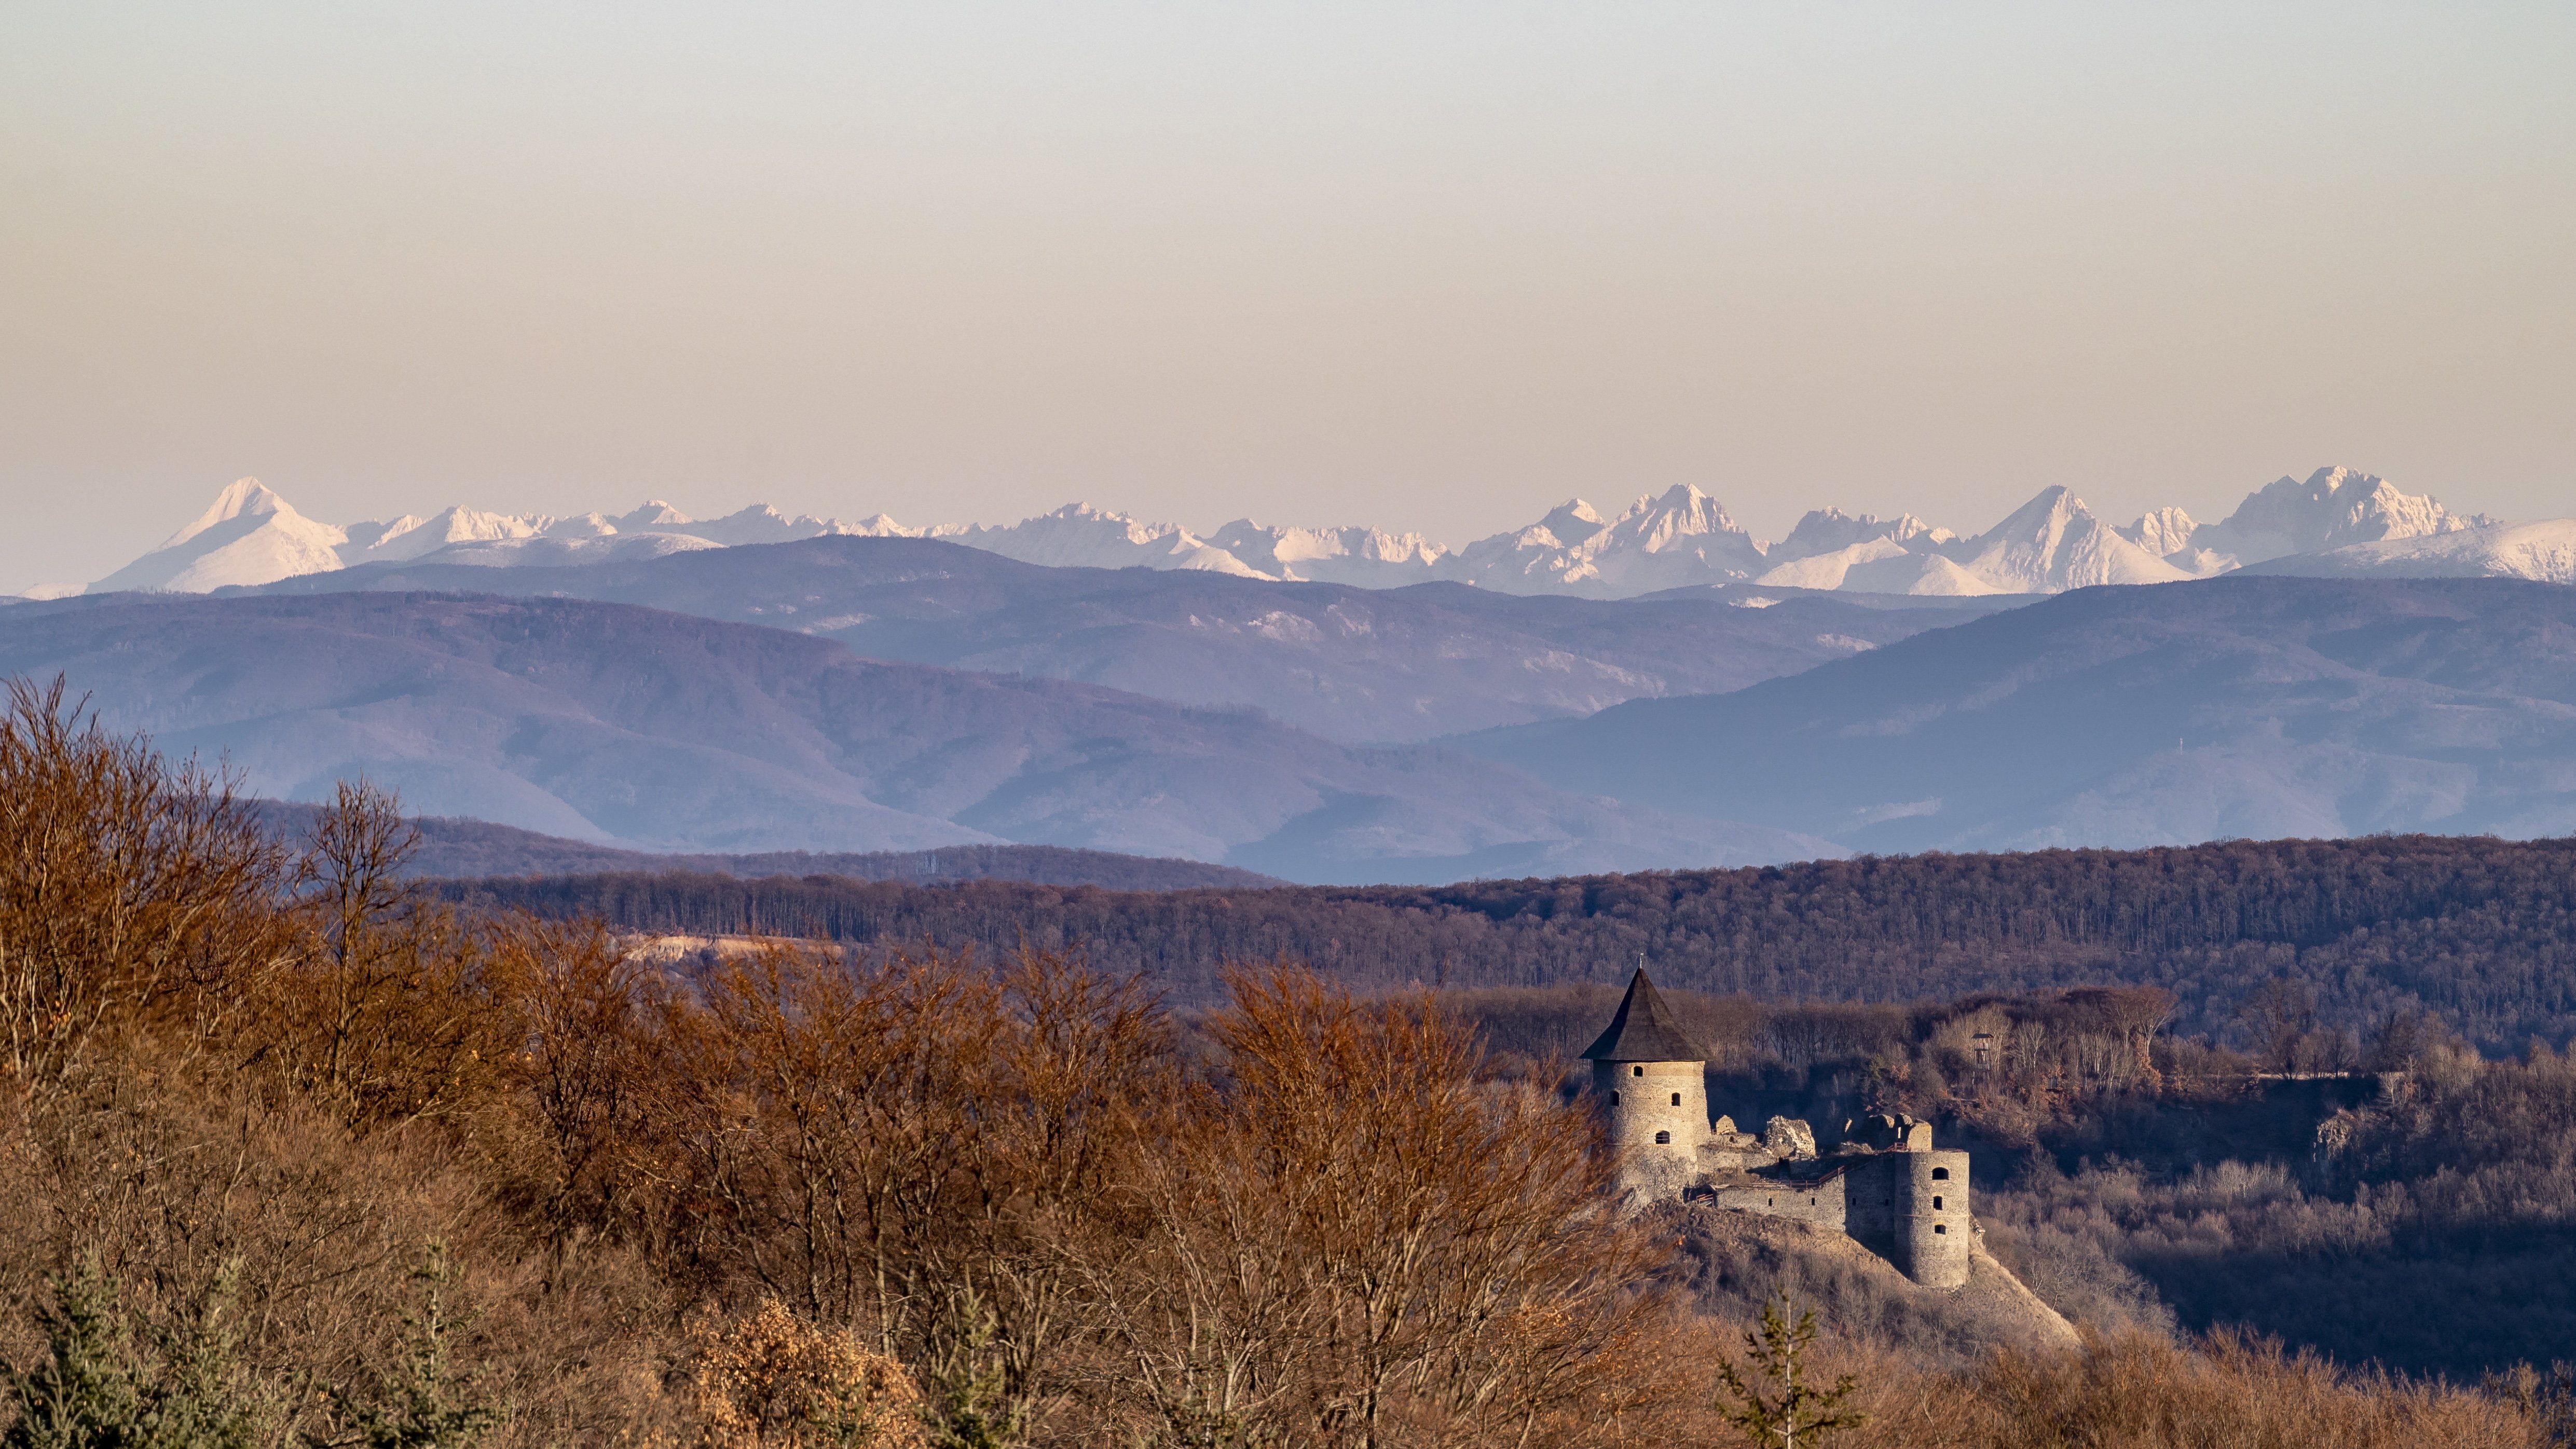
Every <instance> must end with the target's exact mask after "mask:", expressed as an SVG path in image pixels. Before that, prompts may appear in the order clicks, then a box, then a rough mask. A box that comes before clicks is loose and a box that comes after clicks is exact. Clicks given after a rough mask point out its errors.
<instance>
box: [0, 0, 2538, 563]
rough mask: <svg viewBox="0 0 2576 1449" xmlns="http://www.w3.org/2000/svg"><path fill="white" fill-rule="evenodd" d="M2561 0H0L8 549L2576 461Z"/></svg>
mask: <svg viewBox="0 0 2576 1449" xmlns="http://www.w3.org/2000/svg"><path fill="white" fill-rule="evenodd" d="M2571 77H2576V6H2569V5H2567V4H2566V3H2565V0H2556V3H2551V4H2545V5H2529V6H2511V5H2481V6H2476V7H2463V6H2434V5H2423V6H2406V7H2396V6H2374V5H2359V4H2350V3H2340V4H2334V5H2318V6H2293V5H2258V4H2248V3H2244V0H2234V3H2228V4H2223V5H2209V6H2190V5H2180V4H2156V5H2123V6H2113V5H2069V4H2064V3H2050V4H2044V5H2039V4H2035V5H2029V6H1976V5H1967V4H1944V5H1921V4H1906V5H1883V6H1880V5H1861V4H1831V5H1826V4H1816V5H1792V4H1787V3H1771V4H1762V5H1754V6H1742V7H1736V6H1726V5H1718V4H1712V3H1708V0H1692V3H1687V4H1676V5H1649V4H1609V5H1597V4H1586V5H1577V4H1559V5H1551V6H1544V7H1534V6H1517V5H1507V4H1498V3H1492V0H1487V3H1480V4H1474V5H1457V6H1438V5H1397V4H1387V3H1382V0H1381V3H1372V4H1350V5H1343V4H1325V3H1315V0H1309V3H1304V4H1299V5H1294V6H1275V7H1274V6H1262V5H1255V4H1245V3H1229V4H1225V5H1221V6H1220V5H1201V6H1177V5H1175V6H1105V5H1067V4H1062V3H1055V4H1045V5H1029V6H992V5H973V4H963V3H954V0H951V3H942V4H937V5H927V6H921V7H917V8H916V7H900V6H865V5H857V4H849V3H841V4H833V5H823V6H814V7H811V8H805V7H795V6H783V5H750V4H743V5H730V6H715V5H699V6H688V7H678V6H669V5H649V4H636V3H631V0H630V3H626V4H620V5H601V6H596V7H588V6H575V5H565V4H549V5H542V6H530V5H524V4H513V5H493V6H476V5H469V4H454V3H450V4H439V5H405V6H393V5H353V4H349V3H346V0H341V3H333V4H327V5H326V4H315V5H311V6H291V5H263V4H258V3H247V0H236V3H231V4H226V5H221V6H216V5H207V6H203V7H189V8H170V7H161V6H153V5H145V4H130V5H98V4H77V5H74V4H60V5H57V4H51V3H29V0H5V3H0V500H5V502H6V503H7V505H8V506H7V508H6V510H5V514H0V516H5V519H6V531H5V535H0V588H16V587H22V586H24V585H26V584H29V583H33V582H36V581H38V580H39V579H64V580H82V579H89V578H95V577H97V576H99V575H101V574H104V573H106V572H107V571H108V570H109V569H111V568H113V567H114V566H116V565H117V564H119V563H122V562H123V561H125V559H127V558H128V557H130V556H132V555H133V554H135V553H137V552H139V551H140V550H141V549H143V548H145V547H148V546H149V545H151V544H153V543H155V542H158V541H159V540H160V538H161V537H162V536H164V535H166V534H167V533H168V532H169V531H170V530H171V529H173V528H175V527H176V526H178V525H179V524H180V523H181V522H184V521H185V520H186V518H187V517H189V516H190V515H192V514H193V513H195V512H196V511H197V510H198V509H199V508H200V507H202V506H203V504H204V502H205V500H206V499H207V498H209V497H211V495H212V494H213V493H214V492H215V490H216V489H217V488H218V487H220V486H221V485H222V484H223V483H225V482H227V481H229V480H230V479H232V478H234V477H236V476H239V475H242V474H256V475H257V476H259V477H261V478H262V479H264V480H266V481H268V482H269V483H270V484H271V485H272V486H274V487H276V488H277V489H279V490H280V491H281V492H282V493H284V494H285V495H286V496H287V497H288V498H289V499H291V500H292V501H294V502H295V503H296V504H297V506H298V507H300V508H302V509H303V510H304V511H305V512H307V513H309V514H312V515H314V516H316V517H319V518H323V519H326V520H331V521H347V520H350V519H355V518H363V517H378V516H384V515H387V514H392V513H398V512H402V511H406V510H412V511H424V510H426V509H429V508H432V507H436V506H439V505H442V504H445V503H449V502H466V503H472V504H476V505H479V506H485V507H508V508H515V509H544V510H549V511H556V512H576V511H581V510H585V509H590V508H608V509H623V508H627V507H631V506H633V505H634V504H635V503H636V502H638V501H640V500H641V499H642V498H644V497H646V496H648V495H651V496H659V497H665V498H668V499H670V500H672V501H673V502H675V503H677V504H679V505H680V506H681V507H683V508H685V509H688V510H690V511H692V512H699V513H706V512H716V511H725V510H730V509H732V508H735V507H739V506H741V505H742V504H744V503H746V502H749V501H751V500H754V499H761V500H766V501H769V502H773V503H776V504H778V505H780V506H782V507H786V508H790V509H796V510H806V511H816V512H829V513H836V514H839V515H842V516H844V517H856V516H860V515H863V514H867V513H873V512H876V511H878V510H880V509H882V510H884V511H887V512H890V513H892V514H894V515H895V516H896V517H897V518H900V519H903V520H905V521H908V522H930V521H938V520H943V519H956V520H969V519H974V520H987V521H997V520H1004V519H1009V518H1015V517H1019V516H1022V515H1024V514H1027V513H1030V512H1034V511H1037V510H1039V509H1043V508H1048V507H1052V506H1055V505H1057V504H1060V503H1063V502H1067V501H1070V500H1072V499H1076V498H1082V499H1088V500H1091V501H1093V502H1097V503H1101V504H1104V505H1108V506H1113V507H1120V508H1125V509H1129V510H1132V511H1135V512H1138V513H1142V514H1145V515H1148V516H1151V517H1157V518H1172V519H1177V520H1179V521H1182V522H1186V523H1191V524H1194V525H1202V526H1204V525H1209V524H1213V523H1216V522H1219V521H1222V520H1224V519H1228V518H1232V517H1236V516H1239V515H1243V514H1247V513H1248V514H1251V515H1253V516H1255V517H1259V518H1263V519H1268V520H1284V521H1291V522H1314V523H1330V522H1372V523H1377V524H1381V525H1385V526H1389V527H1395V528H1413V529H1420V530H1423V531H1426V532H1428V533H1430V534H1432V535H1433V536H1435V537H1438V538H1441V539H1444V540H1447V541H1451V542H1462V541H1464V540H1466V539H1468V538H1471V537H1474V536H1477V535H1480V534H1483V533H1488V532H1492V531H1494V530H1496V529H1499V528H1503V527H1506V526H1509V525H1512V524H1517V523H1521V522H1525V521H1527V520H1529V519H1531V518H1534V517H1535V516H1537V515H1538V514H1539V513H1540V512H1542V511H1543V510H1544V509H1546V508H1547V507H1549V506H1551V505H1553V504H1555V503H1557V502H1559V501H1561V500H1562V499H1564V498H1566V497H1568V496H1571V495H1576V494H1580V495H1583V496H1585V497H1588V498H1591V499H1593V500H1594V501H1595V502H1596V503H1623V502H1625V501H1626V500H1627V499H1629V498H1631V497H1633V496H1635V495H1636V494H1638V493H1640V492H1645V491H1650V490H1659V489H1661V488H1664V487H1667V486H1669V485H1671V484H1673V483H1676V482H1685V481H1687V482H1694V483H1698V484H1699V485H1701V486H1702V487H1705V488H1707V489H1709V490H1710V491H1711V492H1714V493H1715V494H1717V495H1718V496H1719V497H1720V498H1721V499H1723V500H1724V501H1725V502H1726V503H1727V504H1728V505H1729V506H1730V507H1732V508H1733V509H1734V510H1735V512H1736V514H1737V516H1738V517H1739V518H1741V519H1743V520H1744V521H1745V522H1746V523H1748V524H1749V525H1751V526H1752V527H1753V528H1754V529H1755V531H1756V532H1759V533H1763V534H1765V535H1766V536H1772V537H1776V536H1778V535H1779V534H1780V533H1781V532H1784V531H1785V530H1786V529H1787V528H1788V526H1789V525H1790V523H1791V522H1793V521H1794V520H1795V518H1796V517H1797V515H1798V514H1799V513H1800V512H1802V511H1803V510H1805V509H1807V508H1809V507H1813V506H1818V505H1822V504H1827V503H1835V504H1840V505H1842V506H1844V507H1847V508H1853V509H1868V510H1873V511H1878V512H1882V513H1885V512H1894V511H1898V510H1906V509H1911V510H1913V511H1916V512H1920V513H1924V514H1926V515H1927V516H1930V517H1932V518H1933V519H1934V520H1935V521H1937V522H1942V523H1946V524H1948V525H1950V526H1952V527H1956V528H1962V529H1976V528H1982V527H1984V526H1986V525H1988V524H1990V523H1991V522H1993V521H1994V519H1995V518H1996V517H1998V516H2000V515H2001V514H2002V513H2003V512H2004V511H2005V510H2007V509H2008V508H2010V507H2011V506H2012V505H2014V504H2016V503H2019V502H2020V501H2022V500H2023V499H2024V498H2026V497H2028V496H2029V495H2030V494H2031V493H2032V492H2034V491H2036V490H2037V489H2038V488H2040V487H2041V486H2043V485H2045V484H2049V483H2058V482H2064V483H2069V484H2072V485H2074V487H2075V488H2076V489H2077V491H2078V492H2079V493H2081V494H2082V495H2083V496H2084V497H2086V498H2087V499H2088V500H2090V501H2091V502H2092V503H2093V504H2094V505H2096V507H2098V508H2099V509H2101V510H2102V511H2103V512H2105V513H2110V514H2116V515H2118V516H2119V517H2120V518H2122V519H2125V518H2128V517H2131V516H2134V515H2135V514H2136V513H2137V512H2139V511H2140V510H2142V509H2143V508H2145V507H2148V506H2151V505H2156V504H2163V503H2168V502H2173V503H2181V504H2183V505H2184V506H2186V507H2189V508H2191V509H2192V510H2193V511H2194V512H2195V513H2201V514H2205V515H2206V514H2212V513H2220V514H2223V513H2224V512H2225V511H2226V510H2227V508H2228V507H2229V506H2231V505H2232V504H2233V502H2234V501H2235V499H2236V498H2237V497H2239V496H2241V495H2242V494H2243V493H2244V492H2245V491H2246V490H2248V489H2249V488H2251V487H2253V486H2255V485H2257V484H2260V483H2262V482H2265V481H2267V480H2269V479H2270V478H2273V477H2275V476H2277V475H2279V474H2282V473H2285V472H2297V473H2302V474H2304V473H2305V472H2306V471H2308V470H2309V469H2311V468H2313V467H2315V466H2317V465H2319V464H2322V463H2326V462H2337V461H2339V462H2348V463H2351V464H2354V465H2356V466H2360V467H2364V468H2367V469H2369V470H2371V471H2374V472H2379V473H2384V474H2386V475H2388V476H2389V477H2391V478H2393V479H2394V480H2396V481H2397V482H2399V483H2400V484H2402V485H2404V486H2406V487H2408V488H2409V489H2410V490H2419V491H2431V492H2433V493H2435V494H2437V495H2439V496H2441V497H2443V498H2444V499H2446V500H2448V501H2450V502H2451V503H2453V504H2454V505H2455V506H2459V507H2464V508H2470V509H2481V510H2485V511H2489V512H2493V513H2498V514H2502V515H2507V516H2523V517H2529V516H2537V515H2555V514H2566V513H2576V79H2571Z"/></svg>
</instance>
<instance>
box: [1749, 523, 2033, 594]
mask: <svg viewBox="0 0 2576 1449" xmlns="http://www.w3.org/2000/svg"><path fill="white" fill-rule="evenodd" d="M1754 582H1755V583H1757V584H1761V585H1763V586H1764V587H1766V588H1774V589H1848V590H1851V591H1853V592H1855V593H1865V594H1918V595H1922V594H1944V595H1950V596H1953V597H1963V598H1975V597H1979V596H1982V595H1986V594H2002V593H2014V592H2019V591H2018V590H2013V589H2006V588H2003V587H2000V586H1998V585H1995V584H1991V583H1988V582H1986V581H1985V580H1984V579H1982V578H1979V577H1978V576H1977V575H1975V574H1973V573H1970V572H1969V571H1967V570H1966V569H1963V568H1961V567H1959V565H1957V564H1955V563H1952V562H1951V561H1950V560H1949V559H1946V558H1944V557H1942V556H1941V555H1939V554H1937V553H1915V552H1913V551H1912V550H1910V549H1908V548H1906V547H1905V545H1904V544H1902V543H1900V542H1898V541H1897V540H1896V539H1894V538H1887V537H1880V538H1868V539H1863V540H1861V541H1860V542H1858V543H1855V544H1851V545H1848V546H1847V547H1843V548H1838V549H1835V550H1834V551H1833V552H1831V553H1820V554H1811V555H1809V556H1808V557H1805V558H1793V559H1791V560H1789V561H1788V562H1787V563H1784V564H1780V565H1777V566H1776V567H1774V568H1771V569H1769V570H1767V571H1766V572H1764V573H1763V575H1762V576H1761V577H1760V578H1758V579H1755V580H1754Z"/></svg>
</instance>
